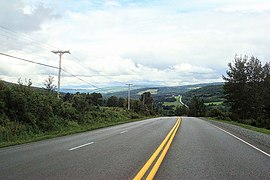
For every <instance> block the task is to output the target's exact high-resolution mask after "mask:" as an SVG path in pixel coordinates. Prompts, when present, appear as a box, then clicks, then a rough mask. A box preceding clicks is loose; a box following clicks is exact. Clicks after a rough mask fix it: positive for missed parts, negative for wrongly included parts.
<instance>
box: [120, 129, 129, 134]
mask: <svg viewBox="0 0 270 180" xmlns="http://www.w3.org/2000/svg"><path fill="white" fill-rule="evenodd" d="M125 132H128V130H125V131H122V132H120V134H123V133H125Z"/></svg>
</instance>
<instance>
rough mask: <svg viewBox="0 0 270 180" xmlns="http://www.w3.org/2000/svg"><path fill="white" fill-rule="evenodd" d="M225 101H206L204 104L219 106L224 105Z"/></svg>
mask: <svg viewBox="0 0 270 180" xmlns="http://www.w3.org/2000/svg"><path fill="white" fill-rule="evenodd" d="M222 103H223V101H218V102H209V103H204V105H206V106H209V105H214V106H219V105H222Z"/></svg>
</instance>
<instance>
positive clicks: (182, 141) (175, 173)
mask: <svg viewBox="0 0 270 180" xmlns="http://www.w3.org/2000/svg"><path fill="white" fill-rule="evenodd" d="M176 121H177V117H171V118H155V119H148V120H144V121H139V122H134V123H128V124H123V125H118V126H114V127H109V128H103V129H99V130H95V131H90V132H85V133H80V134H75V135H70V136H65V137H59V138H54V139H51V140H45V141H40V142H36V143H29V144H25V145H18V146H13V147H8V148H1V149H0V179H132V178H133V177H134V176H135V175H136V174H137V172H138V171H139V170H140V169H141V168H142V166H143V165H144V164H145V162H146V161H147V160H148V159H149V157H150V156H151V155H152V154H153V152H154V151H155V150H156V148H157V147H158V146H159V145H160V143H161V142H162V140H163V139H164V138H165V137H166V135H167V134H168V132H169V131H170V130H171V128H172V127H173V125H174V124H175V122H176ZM269 151H270V150H269ZM269 177H270V157H268V156H267V155H265V154H263V153H261V152H259V151H258V150H256V149H254V148H252V147H250V146H249V145H247V144H245V143H243V142H241V141H239V140H237V139H235V138H234V137H232V136H230V135H228V134H227V133H225V132H223V131H221V130H220V129H218V128H217V127H215V126H214V125H212V124H210V123H208V122H207V121H204V120H201V119H197V118H186V117H184V118H182V123H181V125H180V128H179V129H178V131H177V134H176V136H175V138H174V140H173V142H172V145H171V147H170V149H169V151H168V153H167V155H166V156H165V159H164V161H163V163H162V164H161V166H160V168H159V170H158V172H157V174H156V176H155V179H269Z"/></svg>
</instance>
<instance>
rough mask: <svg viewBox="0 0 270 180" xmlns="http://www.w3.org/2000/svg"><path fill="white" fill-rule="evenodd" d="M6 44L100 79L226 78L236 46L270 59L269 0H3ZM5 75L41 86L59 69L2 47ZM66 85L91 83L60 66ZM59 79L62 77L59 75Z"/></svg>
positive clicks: (0, 36)
mask: <svg viewBox="0 0 270 180" xmlns="http://www.w3.org/2000/svg"><path fill="white" fill-rule="evenodd" d="M0 41H1V43H0V52H2V53H6V54H10V55H13V56H18V57H21V58H25V59H29V60H32V61H36V62H40V63H45V64H49V65H52V66H58V56H57V55H55V54H53V53H51V52H50V51H51V50H70V52H71V55H69V54H65V55H64V56H63V69H65V70H67V71H69V72H70V73H72V74H74V75H77V76H78V77H80V78H81V79H83V80H85V81H87V82H89V83H92V84H94V85H96V86H98V87H105V86H112V85H124V84H125V83H127V82H131V83H134V84H137V85H140V84H156V85H169V86H174V85H186V84H194V83H204V82H217V81H222V78H221V77H222V75H224V74H225V73H226V69H227V64H228V63H229V62H231V61H232V60H233V58H234V56H235V54H236V53H237V54H243V55H244V54H246V55H249V56H251V55H254V56H256V57H258V58H259V59H260V60H261V61H263V62H265V61H270V50H269V48H270V1H269V0H215V1H210V0H201V1H200V0H189V1H187V0H170V1H168V0H152V1H151V0H148V1H147V0H141V1H133V0H76V1H75V0H62V1H60V0H57V1H56V0H46V1H45V0H44V1H41V0H39V1H38V0H9V1H7V0H0ZM0 64H1V65H0V79H2V80H6V81H10V82H17V79H18V78H19V77H21V78H23V79H24V78H27V79H32V81H33V85H34V86H42V82H43V81H44V79H45V78H46V77H48V75H52V76H55V80H57V73H58V72H57V70H56V69H50V68H47V67H42V66H38V65H34V64H30V63H27V62H22V61H19V60H16V59H11V58H8V57H4V56H2V55H0ZM62 75H63V76H62V80H61V84H62V85H63V87H68V86H83V87H90V86H89V85H88V84H86V83H84V82H82V81H79V80H78V79H76V78H72V77H70V76H68V75H67V74H65V73H63V74H62ZM55 84H57V82H56V81H55Z"/></svg>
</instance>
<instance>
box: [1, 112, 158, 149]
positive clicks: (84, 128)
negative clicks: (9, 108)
mask: <svg viewBox="0 0 270 180" xmlns="http://www.w3.org/2000/svg"><path fill="white" fill-rule="evenodd" d="M153 117H154V116H151V117H143V118H137V119H127V120H123V121H118V122H107V123H95V124H89V125H77V126H73V127H67V128H63V129H61V130H59V131H51V132H48V133H42V134H36V135H32V136H28V137H27V138H24V139H20V138H18V139H17V140H16V141H7V142H0V148H1V147H7V146H13V145H18V144H25V143H30V142H36V141H41V140H45V139H51V138H55V137H60V136H66V135H71V134H75V133H81V132H86V131H91V130H95V129H100V128H104V127H109V126H115V125H119V124H124V123H129V122H135V121H142V120H145V119H148V118H153Z"/></svg>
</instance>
